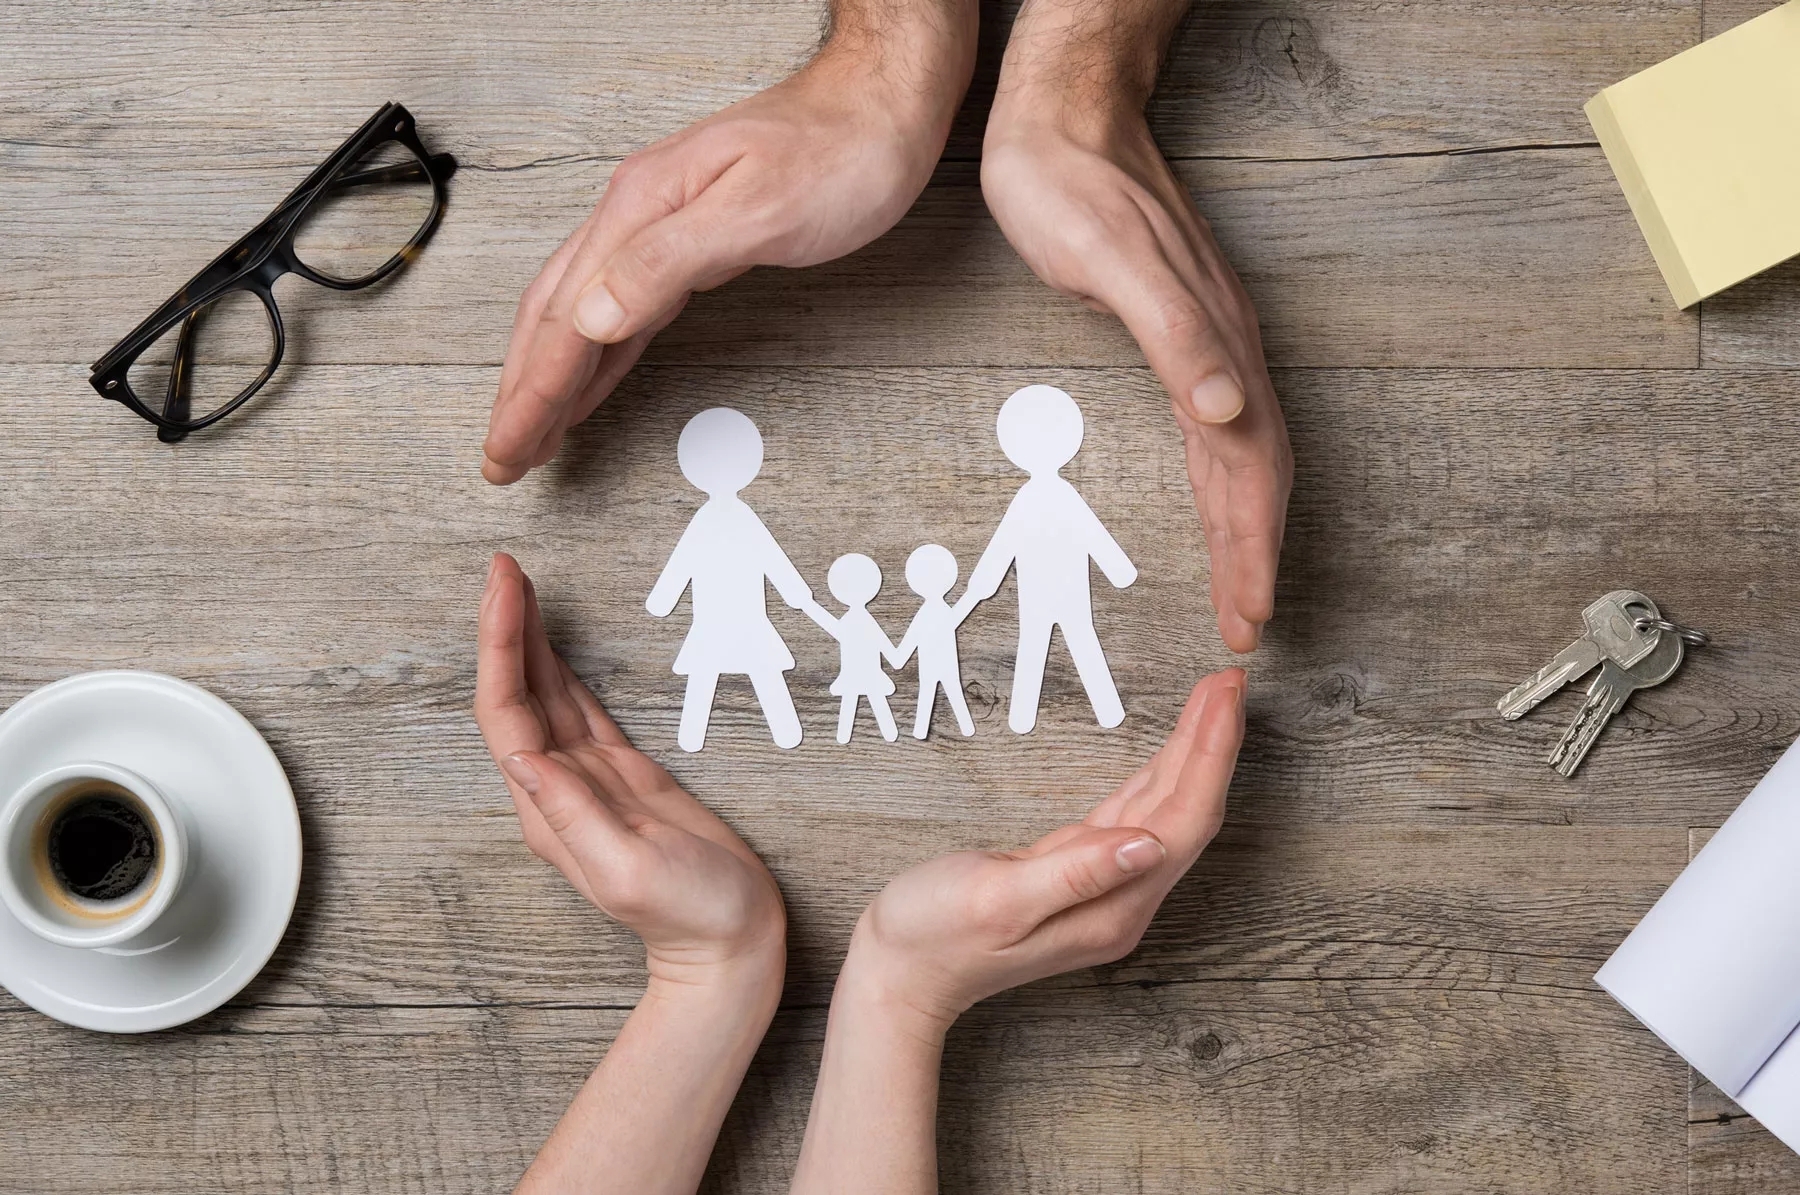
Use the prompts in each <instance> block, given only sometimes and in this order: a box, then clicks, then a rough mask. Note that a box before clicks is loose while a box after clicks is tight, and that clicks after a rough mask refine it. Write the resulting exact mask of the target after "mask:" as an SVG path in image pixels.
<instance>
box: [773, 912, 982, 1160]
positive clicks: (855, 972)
mask: <svg viewBox="0 0 1800 1195" xmlns="http://www.w3.org/2000/svg"><path fill="white" fill-rule="evenodd" d="M948 1026H949V1022H948V1020H945V1019H942V1018H937V1017H932V1016H926V1015H924V1014H922V1013H920V1012H919V1011H918V1010H917V1009H914V1008H912V1007H910V1006H908V1005H907V1004H905V1003H904V1002H902V1001H898V1000H896V999H895V998H894V997H893V993H892V992H891V990H889V989H888V988H887V987H886V985H884V984H882V983H881V982H880V981H879V980H878V979H877V978H876V976H875V975H874V974H872V969H870V968H867V967H864V966H863V965H862V963H861V961H860V960H859V959H858V957H857V952H856V950H855V948H854V947H852V949H851V955H850V958H849V959H847V960H846V961H845V964H844V970H843V972H842V973H841V974H840V975H839V976H838V983H837V990H836V991H835V992H834V993H833V995H832V1000H831V1016H830V1019H829V1021H828V1023H827V1025H826V1029H825V1054H824V1058H823V1059H822V1060H821V1061H820V1064H819V1081H818V1085H817V1086H816V1087H815V1088H814V1089H813V1101H812V1113H811V1116H810V1117H809V1118H808V1120H807V1122H806V1140H805V1143H804V1144H803V1145H802V1147H801V1150H800V1164H799V1166H798V1168H797V1169H796V1170H795V1172H794V1185H793V1191H794V1192H795V1195H834V1193H837V1192H844V1191H855V1192H858V1193H859V1195H930V1193H933V1192H935V1191H936V1190H937V1094H938V1066H939V1063H940V1062H941V1061H942V1059H943V1049H944V1032H945V1030H946V1029H947V1028H948Z"/></svg>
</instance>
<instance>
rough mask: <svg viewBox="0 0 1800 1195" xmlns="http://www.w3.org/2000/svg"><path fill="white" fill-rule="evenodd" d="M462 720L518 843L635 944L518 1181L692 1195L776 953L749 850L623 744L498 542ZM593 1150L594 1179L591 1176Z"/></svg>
mask: <svg viewBox="0 0 1800 1195" xmlns="http://www.w3.org/2000/svg"><path fill="white" fill-rule="evenodd" d="M475 716H476V721H477V722H478V723H479V724H480V726H481V733H482V737H483V738H484V739H486V741H487V745H488V749H489V751H491V752H492V753H493V756H494V759H495V761H496V762H498V763H499V765H500V767H501V770H502V771H503V772H504V774H505V776H506V779H507V787H508V789H509V791H510V792H511V794H512V798H513V804H514V806H515V808H516V809H517V810H518V814H519V824H520V826H521V827H522V828H523V830H524V834H525V841H526V844H527V845H528V846H529V847H530V848H531V850H532V852H533V853H534V854H536V855H538V856H539V857H541V858H543V859H544V860H546V861H547V862H549V863H551V864H553V865H554V866H555V867H556V869H557V870H558V871H560V872H562V874H563V875H564V876H565V877H566V878H567V879H568V881H569V882H570V883H571V884H573V885H574V886H575V888H576V889H577V890H578V891H579V892H580V893H581V894H582V895H583V896H585V897H586V898H587V899H588V900H589V901H591V902H592V903H593V904H594V905H595V906H596V907H597V908H599V909H600V910H601V911H602V912H604V913H606V914H607V915H608V916H610V917H612V918H614V919H616V920H618V921H620V922H622V923H624V924H625V925H626V926H628V927H630V928H631V929H632V930H634V931H635V932H636V933H637V934H638V936H639V937H641V938H642V939H643V941H644V948H645V954H646V963H647V969H648V972H649V982H648V985H647V987H646V990H645V995H644V998H643V1000H642V1001H641V1002H640V1003H639V1004H638V1006H637V1009H636V1010H635V1011H634V1012H633V1013H632V1014H631V1017H630V1019H628V1020H627V1022H626V1024H625V1027H624V1029H622V1030H621V1031H620V1033H619V1036H618V1038H617V1040H616V1041H615V1042H614V1044H613V1047H612V1049H611V1050H610V1051H609V1052H608V1054H607V1056H606V1059H605V1060H604V1062H602V1063H601V1065H600V1067H599V1068H598V1069H596V1070H595V1072H594V1074H593V1076H592V1077H591V1078H590V1079H589V1080H588V1082H587V1084H586V1085H585V1086H584V1087H583V1088H582V1090H581V1093H580V1094H579V1095H578V1096H577V1097H576V1099H575V1102H574V1103H573V1104H571V1105H570V1107H569V1111H568V1112H567V1114H565V1116H564V1117H563V1120H562V1122H561V1123H560V1124H558V1126H557V1128H556V1131H555V1132H554V1133H553V1134H552V1135H551V1137H550V1140H549V1141H548V1142H546V1143H545V1145H544V1148H543V1150H542V1151H541V1152H540V1153H539V1155H538V1157H537V1160H536V1161H535V1162H533V1164H532V1167H531V1169H530V1171H528V1172H527V1174H526V1176H525V1179H524V1180H523V1181H522V1182H521V1184H520V1190H521V1191H540V1190H541V1191H559V1190H568V1189H576V1185H577V1180H578V1179H579V1180H580V1183H581V1185H579V1189H581V1190H601V1189H604V1190H617V1191H631V1192H649V1191H671V1192H674V1191H692V1190H693V1189H694V1187H695V1186H696V1185H697V1184H698V1183H699V1181H700V1176H701V1174H702V1173H703V1171H704V1169H705V1165H706V1160H707V1157H708V1155H709V1154H710V1153H711V1150H712V1144H713V1141H714V1139H715V1138H716V1137H717V1135H718V1129H719V1125H720V1123H721V1122H722V1121H723V1119H724V1116H725V1112H726V1110H727V1109H728V1108H729V1107H730V1104H731V1099H732V1096H733V1095H734V1094H735V1093H736V1091H737V1088H738V1084H739V1083H740V1082H741V1081H742V1079H743V1074H744V1070H745V1068H747V1067H748V1065H749V1062H750V1057H751V1055H752V1054H753V1053H754V1052H755V1050H756V1046H757V1044H758V1043H759V1042H760V1041H761V1040H762V1036H763V1033H764V1032H765V1031H766V1030H767V1028H768V1024H769V1020H770V1019H771V1018H772V1017H773V1015H774V1011H775V1006H776V1003H777V1002H778V1000H779V998H780V993H781V986H782V979H783V973H784V969H785V965H786V917H785V914H784V912H783V908H782V901H781V893H780V890H779V889H778V888H777V886H776V884H775V880H774V878H773V877H772V876H771V875H770V874H769V871H768V869H767V868H766V867H764V866H763V864H762V861H761V860H760V859H759V858H757V856H756V853H755V852H754V851H752V850H751V849H750V848H749V847H748V846H746V845H745V844H744V842H743V840H742V839H741V838H739V837H738V836H737V835H736V834H735V833H733V832H732V830H731V828H730V827H729V826H727V825H726V824H725V823H724V822H723V821H721V820H720V819H719V818H718V817H717V816H715V815H714V814H713V813H712V812H711V811H710V810H708V809H707V808H706V807H705V806H703V805H701V804H700V802H698V801H696V800H695V799H694V798H693V797H692V796H690V795H688V794H687V793H686V792H685V791H683V790H682V788H681V786H680V785H678V784H677V783H676V782H675V780H674V778H673V777H671V776H670V775H669V773H668V772H666V771H664V770H663V768H662V767H661V766H659V765H658V764H657V763H656V762H655V761H654V760H652V759H650V758H649V757H648V756H646V755H644V754H643V753H642V752H640V751H638V750H636V749H635V748H633V747H632V746H631V744H630V742H628V741H627V740H626V738H625V736H624V734H623V733H622V732H621V731H620V730H619V728H618V726H617V725H616V724H615V723H614V722H613V720H612V719H611V718H610V717H609V716H608V715H607V713H606V711H605V710H604V709H603V708H602V707H601V705H600V703H599V701H597V700H596V699H595V697H594V695H593V694H592V693H591V692H590V691H589V690H588V689H587V687H586V686H585V685H583V684H582V683H581V681H580V680H579V679H577V678H576V676H575V674H574V672H573V671H572V670H571V669H570V668H569V666H568V664H567V663H565V662H564V661H563V660H562V659H561V657H559V656H558V655H557V654H556V652H555V650H554V649H553V648H552V647H551V645H550V640H549V637H548V636H547V635H546V634H545V631H544V622H543V615H542V613H541V612H540V610H539V608H538V604H537V595H536V591H535V589H534V587H533V586H532V583H531V581H530V580H529V579H528V578H527V577H526V576H525V574H524V573H523V572H522V571H521V570H520V568H519V566H518V563H517V562H516V561H515V560H513V558H512V557H510V556H508V555H505V554H504V553H502V554H499V555H496V556H495V557H494V561H493V565H492V567H491V568H490V570H489V573H488V582H487V591H486V593H485V595H484V596H483V598H482V606H481V623H480V637H479V660H478V665H477V675H476V693H475ZM596 1159H600V1160H602V1161H603V1162H604V1164H605V1172H606V1174H607V1175H608V1176H609V1177H608V1179H607V1181H606V1182H604V1183H603V1184H601V1185H600V1186H594V1185H592V1182H591V1179H592V1175H593V1173H594V1171H595V1163H596Z"/></svg>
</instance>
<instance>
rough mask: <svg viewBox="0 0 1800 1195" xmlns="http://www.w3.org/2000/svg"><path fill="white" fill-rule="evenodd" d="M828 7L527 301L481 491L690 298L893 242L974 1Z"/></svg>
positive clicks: (963, 72)
mask: <svg viewBox="0 0 1800 1195" xmlns="http://www.w3.org/2000/svg"><path fill="white" fill-rule="evenodd" d="M870 7H871V6H867V5H847V4H840V5H834V28H833V31H832V36H831V39H830V41H829V42H827V44H826V45H825V47H824V48H823V49H822V50H821V51H820V52H819V54H818V56H817V57H815V58H814V59H813V60H812V62H810V63H808V64H807V65H806V66H805V67H803V68H802V69H801V70H800V71H799V72H798V73H797V74H795V75H793V76H792V77H791V78H789V79H787V80H785V81H783V82H781V83H778V84H776V85H775V86H773V87H771V88H769V89H768V90H766V91H763V92H761V93H759V94H757V95H754V96H751V97H750V98H749V99H746V100H743V101H742V102H740V103H737V104H733V105H732V106H731V107H729V108H726V109H725V110H723V111H721V112H718V113H716V114H714V115H713V116H710V117H708V118H707V119H705V120H702V121H700V122H699V123H698V124H695V125H692V126H690V127H688V128H686V129H683V130H682V131H680V132H678V133H676V134H674V135H673V136H670V137H667V138H664V139H663V140H662V141H659V142H657V143H656V144H654V145H651V146H649V147H648V148H645V149H642V150H639V151H638V152H637V153H634V154H632V155H631V156H630V157H628V158H626V159H625V160H624V161H623V162H621V163H620V164H619V166H618V169H617V170H615V171H614V172H613V175H612V178H611V180H610V181H609V182H608V183H607V186H606V191H605V193H604V194H603V195H602V196H601V199H600V202H599V204H598V205H597V206H596V207H595V208H594V211H593V214H592V215H590V216H589V217H588V218H587V220H586V221H585V222H584V223H583V224H582V225H581V227H579V228H577V229H576V230H575V232H574V233H573V234H572V235H571V236H570V237H569V239H568V240H566V241H564V242H563V245H562V247H561V248H559V249H558V250H557V251H556V252H555V253H554V254H552V255H551V257H550V260H549V261H548V262H547V263H546V264H545V265H544V268H543V270H542V271H541V272H540V273H539V274H538V276H537V278H536V279H535V280H534V281H533V282H532V283H531V285H530V286H528V287H527V288H526V289H525V293H524V295H523V296H522V297H521V298H520V300H519V307H518V311H517V314H516V315H515V316H514V319H513V331H512V340H511V343H510V344H508V346H507V351H506V364H505V366H504V368H503V369H502V371H501V375H500V392H499V396H498V398H497V399H496V400H495V402H494V409H493V414H492V416H491V417H490V419H489V422H488V435H487V442H486V444H485V445H484V447H483V449H482V451H483V454H484V457H485V459H484V461H483V464H482V474H483V475H484V476H485V477H486V478H487V479H488V480H489V481H491V482H494V483H496V484H499V485H507V484H510V483H512V482H514V481H517V480H518V479H519V478H521V477H523V476H524V475H525V474H526V472H528V471H529V470H531V469H533V468H536V467H537V466H539V465H542V464H544V463H545V462H547V461H548V460H550V458H551V457H553V456H555V455H556V452H557V449H558V448H559V447H560V446H561V444H562V439H563V435H564V433H565V432H567V431H568V429H569V428H570V427H572V426H573V425H574V424H576V423H579V422H580V421H581V420H583V419H586V418H587V417H588V415H589V414H591V413H592V412H593V410H594V408H595V407H596V406H598V405H599V404H600V403H601V402H602V401H603V400H604V399H605V398H606V396H607V395H608V394H610V393H611V392H612V390H613V387H615V386H616V385H618V383H619V380H620V379H621V378H622V377H623V376H624V375H625V373H626V372H627V371H628V370H629V369H630V368H631V367H632V365H634V364H635V363H636V362H637V359H638V357H639V356H640V355H641V354H642V353H643V351H644V347H645V346H646V345H647V344H648V343H649V341H650V338H651V337H652V336H654V335H655V334H656V333H657V332H659V331H660V330H661V329H662V328H663V327H664V326H666V325H667V324H668V323H669V321H670V320H672V319H674V318H675V316H676V315H677V314H678V313H679V312H680V311H681V308H682V307H683V305H685V304H686V303H687V301H688V298H689V297H690V296H691V295H692V294H693V292H694V291H697V290H710V289H712V288H713V287H715V286H719V285H722V284H723V283H725V282H727V281H729V280H730V279H732V278H735V277H737V276H738V275H739V274H741V273H743V272H744V271H745V270H747V269H749V268H750V267H751V266H757V265H772V266H809V265H814V264H817V263H819V262H823V261H829V260H830V259H832V258H834V257H840V256H842V255H843V254H845V253H849V252H851V251H852V250H855V249H859V248H861V247H862V246H864V245H866V244H868V243H869V242H870V241H872V240H874V239H875V238H876V237H878V236H880V235H881V234H882V233H884V232H886V231H887V230H888V229H889V228H891V227H893V225H894V224H895V222H897V221H898V220H899V219H900V217H901V216H902V215H903V214H905V212H906V210H907V208H909V207H911V206H912V202H913V200H914V199H916V198H918V195H919V192H920V191H921V190H922V189H923V188H924V186H925V183H926V181H927V180H928V179H929V178H930V176H931V171H932V167H933V166H934V165H935V164H936V162H937V158H938V155H939V154H940V153H941V152H942V151H943V147H944V140H945V138H946V137H948V136H949V130H950V119H951V117H952V116H953V115H954V113H955V111H956V108H957V105H958V104H960V103H961V100H962V93H963V91H964V89H965V88H966V87H967V86H968V81H969V76H970V73H971V72H972V70H973V68H974V53H975V7H974V4H973V0H931V2H930V3H910V4H900V5H895V4H885V5H882V6H880V7H879V9H878V10H877V11H875V12H868V11H865V10H867V9H869V8H870Z"/></svg>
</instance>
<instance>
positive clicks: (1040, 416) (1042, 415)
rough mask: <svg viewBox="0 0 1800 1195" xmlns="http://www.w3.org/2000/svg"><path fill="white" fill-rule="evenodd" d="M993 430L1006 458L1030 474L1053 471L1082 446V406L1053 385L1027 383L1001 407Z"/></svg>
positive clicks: (1069, 459) (1064, 463)
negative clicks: (1030, 384) (1077, 404)
mask: <svg viewBox="0 0 1800 1195" xmlns="http://www.w3.org/2000/svg"><path fill="white" fill-rule="evenodd" d="M994 430H995V432H996V434H997V435H998V436H999V437H1000V451H1002V452H1004V453H1005V454H1006V459H1007V460H1009V461H1011V462H1012V463H1013V464H1015V465H1017V466H1019V468H1021V469H1023V470H1025V472H1027V473H1029V474H1031V475H1032V476H1033V477H1036V476H1037V475H1038V474H1040V473H1055V472H1056V471H1057V470H1058V469H1060V468H1062V467H1063V466H1064V465H1066V464H1068V463H1069V462H1070V461H1071V460H1073V459H1074V458H1075V453H1076V452H1077V451H1079V450H1080V448H1081V436H1082V431H1083V426H1082V422H1081V408H1080V407H1078V406H1076V405H1075V400H1074V399H1072V398H1070V397H1069V396H1068V394H1066V393H1065V392H1063V391H1061V390H1058V389H1057V388H1056V387H1055V386H1027V387H1025V388H1024V389H1023V390H1015V391H1014V392H1013V395H1012V397H1011V398H1009V399H1007V400H1006V402H1005V403H1004V404H1003V405H1002V406H1001V407H1000V418H999V419H998V420H996V421H995V427H994Z"/></svg>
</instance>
